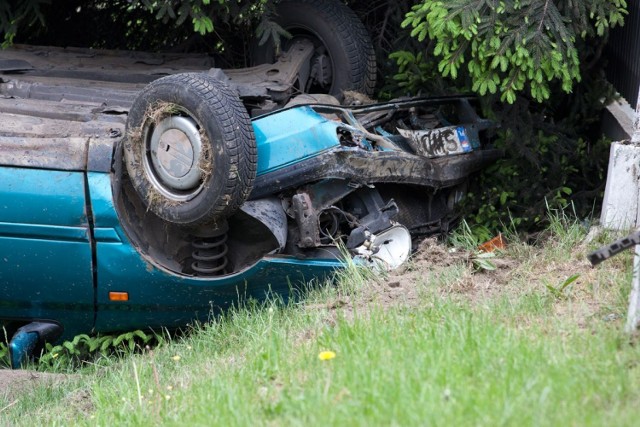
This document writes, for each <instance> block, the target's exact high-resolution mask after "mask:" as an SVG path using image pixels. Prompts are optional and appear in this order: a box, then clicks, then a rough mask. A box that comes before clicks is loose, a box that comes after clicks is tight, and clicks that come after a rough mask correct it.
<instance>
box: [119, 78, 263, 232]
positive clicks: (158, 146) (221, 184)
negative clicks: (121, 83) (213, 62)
mask: <svg viewBox="0 0 640 427" xmlns="http://www.w3.org/2000/svg"><path fill="white" fill-rule="evenodd" d="M124 160H125V164H126V168H127V172H128V174H129V177H130V179H131V182H132V184H133V187H134V188H135V190H136V192H137V193H138V195H139V196H140V199H141V201H142V203H143V204H144V205H145V206H146V207H147V209H149V210H150V211H152V212H153V213H155V214H156V215H157V216H159V217H160V218H162V219H163V220H166V221H169V222H171V223H175V224H179V225H189V226H198V225H205V224H210V223H215V222H216V221H217V220H220V219H222V218H226V217H228V216H229V215H231V214H232V213H233V212H235V211H236V209H238V208H239V206H240V205H241V204H242V203H243V202H244V201H245V200H246V199H247V197H248V196H249V193H250V192H251V189H252V184H253V180H254V179H255V176H256V165H257V153H256V142H255V137H254V135H253V127H252V125H251V121H250V119H249V115H248V113H247V111H246V109H245V108H244V106H243V105H242V103H241V102H240V100H239V98H238V96H237V95H236V94H235V93H234V92H233V91H232V90H231V89H230V88H228V87H227V86H226V85H225V84H224V83H222V82H220V81H218V80H216V79H214V78H212V77H211V76H208V75H206V74H176V75H172V76H168V77H164V78H161V79H159V80H155V81H153V82H152V83H150V84H149V85H148V86H147V87H146V88H145V89H144V90H143V91H142V92H141V93H140V95H139V96H138V97H137V98H136V100H135V102H134V103H133V106H132V107H131V110H130V112H129V117H128V121H127V139H126V142H125V144H124Z"/></svg>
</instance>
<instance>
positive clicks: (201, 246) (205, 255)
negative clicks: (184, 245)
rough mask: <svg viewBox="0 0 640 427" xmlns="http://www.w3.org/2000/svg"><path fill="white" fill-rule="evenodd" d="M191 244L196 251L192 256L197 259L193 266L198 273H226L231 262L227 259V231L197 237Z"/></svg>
mask: <svg viewBox="0 0 640 427" xmlns="http://www.w3.org/2000/svg"><path fill="white" fill-rule="evenodd" d="M191 246H193V249H194V251H193V252H192V253H191V256H192V257H193V259H194V260H195V261H194V262H193V263H192V264H191V268H193V271H195V272H196V273H199V274H202V275H208V276H215V275H220V274H224V273H225V272H226V271H225V269H226V268H227V265H228V263H229V260H228V259H227V252H229V248H228V247H227V233H226V232H223V233H222V234H220V235H218V236H209V237H201V238H199V239H196V240H195V241H194V242H193V243H192V244H191Z"/></svg>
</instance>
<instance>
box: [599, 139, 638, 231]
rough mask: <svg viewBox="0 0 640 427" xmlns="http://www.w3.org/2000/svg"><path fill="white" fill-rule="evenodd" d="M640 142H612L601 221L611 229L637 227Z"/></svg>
mask: <svg viewBox="0 0 640 427" xmlns="http://www.w3.org/2000/svg"><path fill="white" fill-rule="evenodd" d="M639 199H640V145H636V144H631V143H629V142H624V141H623V142H614V143H613V144H612V145H611V151H610V155H609V169H608V171H607V185H606V188H605V191H604V200H603V202H602V214H601V217H600V223H601V224H602V226H603V227H605V228H609V229H614V230H630V229H632V228H637V227H638V226H640V207H639V203H638V202H639Z"/></svg>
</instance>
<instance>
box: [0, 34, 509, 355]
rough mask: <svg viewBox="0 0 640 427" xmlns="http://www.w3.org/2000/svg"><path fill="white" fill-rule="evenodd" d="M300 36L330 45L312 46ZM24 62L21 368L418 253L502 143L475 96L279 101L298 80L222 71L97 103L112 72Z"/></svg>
mask: <svg viewBox="0 0 640 427" xmlns="http://www.w3.org/2000/svg"><path fill="white" fill-rule="evenodd" d="M298 42H299V43H298ZM294 50H295V51H296V52H298V53H299V52H303V53H304V54H305V55H306V56H305V58H306V59H305V61H308V59H309V58H312V57H313V52H314V48H313V46H310V45H309V44H308V40H307V41H305V40H304V39H303V40H298V41H296V42H295V43H293V44H292V45H291V49H290V50H289V54H291V55H295V54H296V53H295V52H293V51H294ZM292 52H293V53H292ZM289 59H290V57H289ZM11 61H12V62H11V63H10V64H9V65H7V67H8V68H9V69H8V70H7V69H5V70H3V71H4V74H3V76H2V83H1V84H0V95H1V96H0V119H1V121H0V123H2V124H1V125H0V127H1V128H0V177H1V182H2V186H1V187H0V192H1V195H2V196H1V197H2V203H1V204H0V262H1V263H2V267H0V322H2V326H3V327H4V329H5V331H6V335H7V336H8V337H9V338H10V348H11V350H12V361H13V363H14V365H16V366H17V365H19V364H20V362H21V360H23V358H24V357H25V356H26V355H28V354H30V353H31V352H32V351H33V350H34V348H37V347H38V346H41V345H42V343H43V342H44V341H54V340H57V339H60V338H69V337H72V336H73V335H75V334H77V333H80V332H89V331H93V332H106V331H122V330H131V329H136V328H175V327H180V326H183V325H185V324H187V323H188V322H190V321H193V320H195V319H200V320H206V319H207V318H208V317H209V316H210V315H211V313H212V312H215V311H218V310H222V309H224V308H226V307H229V306H230V305H232V304H234V303H235V302H237V301H238V299H239V298H248V297H254V298H264V297H265V295H267V294H268V293H270V292H275V293H281V294H285V295H288V294H290V292H292V291H293V290H295V289H296V288H299V287H300V286H302V285H303V284H304V283H305V282H307V281H309V280H311V279H314V278H322V277H329V276H331V274H332V273H333V272H334V271H335V269H337V268H341V267H343V266H344V263H345V257H352V258H354V259H355V260H356V261H357V262H359V263H364V264H368V265H373V266H376V268H395V267H398V266H399V265H401V264H402V263H403V262H404V261H405V260H406V259H407V257H408V256H409V255H410V252H411V249H412V240H413V239H415V238H418V237H420V236H424V235H429V234H434V233H438V232H441V231H443V230H447V229H448V227H449V224H450V223H451V222H452V221H454V220H455V210H454V206H455V204H456V202H457V201H459V199H460V197H461V196H462V194H464V191H465V189H466V185H467V182H468V179H469V177H470V176H471V174H473V173H474V172H476V171H478V170H480V169H481V168H483V167H484V166H486V165H487V164H489V163H490V162H493V161H494V160H495V159H497V158H498V157H499V155H500V153H499V152H498V151H497V150H493V149H489V148H487V147H484V146H483V144H482V141H481V138H480V133H481V132H482V131H483V130H484V129H486V128H487V127H488V126H489V123H488V122H487V121H485V120H482V119H480V118H479V117H478V116H477V115H476V113H475V111H474V109H473V108H472V106H471V104H470V99H468V98H466V97H439V98H407V99H398V100H395V101H392V102H386V103H379V104H369V105H359V106H342V105H340V104H339V102H337V100H336V99H335V98H333V97H332V96H329V95H302V96H301V97H298V98H293V102H289V101H290V99H289V98H291V97H290V96H287V97H286V98H287V99H284V98H280V99H278V98H277V97H276V96H274V92H273V88H274V87H275V88H276V89H277V90H280V88H282V85H283V84H282V82H278V84H271V85H269V84H268V81H267V83H265V84H264V85H263V86H260V85H256V84H254V83H250V84H247V83H245V82H240V83H237V82H236V81H234V79H233V78H230V75H231V74H232V73H225V72H223V71H221V70H218V69H212V70H208V71H204V72H187V73H185V72H180V73H177V74H171V75H168V76H165V77H162V78H159V79H158V78H157V76H153V78H150V79H149V80H151V81H150V82H146V81H144V82H142V83H140V82H135V83H133V84H134V85H137V86H135V87H133V88H132V87H131V86H127V87H126V88H124V89H123V87H121V86H118V87H116V85H115V83H113V82H111V83H110V84H111V85H112V86H110V87H109V88H110V89H109V90H110V92H109V93H108V94H107V95H105V97H104V99H106V100H107V101H106V102H102V101H101V102H99V103H96V102H95V100H94V99H93V98H91V99H87V93H88V92H87V91H91V90H93V91H94V92H91V93H95V92H96V91H100V90H102V91H105V90H106V89H105V88H104V86H99V85H98V86H99V87H98V88H97V89H96V88H95V87H93V86H91V85H92V84H93V83H94V80H91V83H87V81H86V80H79V81H81V82H83V83H82V84H80V85H76V86H75V88H76V89H73V90H70V89H69V87H68V86H65V85H67V84H68V81H64V82H62V83H60V81H56V82H54V83H51V81H52V80H51V79H56V78H57V79H61V78H62V77H61V76H62V74H60V73H58V74H55V73H51V72H50V69H49V71H48V72H49V74H48V75H44V74H46V73H43V72H42V69H39V70H40V71H38V69H37V67H36V68H35V69H34V68H30V67H29V64H26V65H25V63H24V61H22V62H20V61H21V60H15V59H12V60H11ZM305 61H302V60H301V61H300V63H299V65H298V66H297V67H298V68H297V69H296V73H297V74H298V75H299V74H300V70H301V69H304V68H305V66H304V64H305ZM5 64H6V63H5ZM0 65H2V64H1V61H0ZM307 68H308V67H307ZM262 69H264V67H262ZM54 71H55V70H54ZM74 72H75V73H77V70H75V71H74ZM307 74H308V73H307ZM52 76H53V77H52ZM44 77H46V78H48V79H49V80H46V83H45V80H43V78H44ZM307 77H308V75H307ZM73 78H74V79H77V75H74V77H73ZM76 81H78V80H76ZM299 81H300V79H299V76H298V77H297V78H292V79H290V80H288V81H287V83H286V85H288V86H287V87H288V88H289V89H290V88H291V87H292V86H293V85H295V84H297V83H296V82H299ZM286 85H285V86H286ZM258 86H260V87H262V89H264V90H262V89H261V90H260V91H258V92H256V89H255V88H256V87H258ZM332 91H333V89H332V90H331V91H330V92H332ZM288 93H289V94H290V92H288ZM92 96H94V95H92ZM274 99H276V100H277V101H278V102H281V105H277V107H278V108H271V107H273V105H272V104H273V103H274V101H273V100H274ZM123 105H124V107H123ZM265 105H266V106H267V107H269V108H265Z"/></svg>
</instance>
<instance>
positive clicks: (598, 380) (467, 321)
mask: <svg viewBox="0 0 640 427" xmlns="http://www.w3.org/2000/svg"><path fill="white" fill-rule="evenodd" d="M562 230H567V231H562ZM575 233H577V231H575V230H571V229H567V228H559V229H558V230H555V231H552V237H553V238H552V240H551V243H548V244H547V245H543V246H544V247H543V248H540V249H538V252H534V251H533V250H530V249H527V250H526V251H525V250H524V249H523V248H520V247H514V248H513V254H512V255H511V256H515V257H521V256H522V254H523V253H525V252H527V251H529V252H528V253H529V255H530V256H529V257H527V260H526V262H522V263H521V264H520V265H519V266H517V267H513V269H514V272H513V275H512V276H511V277H510V278H509V280H508V281H507V282H505V283H500V284H499V285H500V286H501V288H500V289H499V290H500V292H497V293H495V294H491V295H490V296H489V297H486V298H483V299H481V300H479V299H477V298H476V297H473V296H468V297H466V298H465V295H457V294H455V295H452V294H451V293H450V292H449V290H448V288H447V287H448V283H449V282H451V281H452V280H453V281H461V280H465V274H472V273H470V271H472V269H471V267H468V266H467V267H465V266H461V265H454V266H449V267H446V268H443V269H441V270H432V271H430V272H429V273H428V274H426V273H425V274H424V275H423V280H421V281H420V282H419V284H418V285H416V286H419V287H420V289H419V291H420V292H419V293H418V294H419V300H418V301H417V302H414V303H412V304H404V303H402V302H399V303H397V304H386V305H385V304H382V303H381V301H378V300H376V299H373V301H369V300H370V299H371V298H370V296H371V292H370V291H371V289H372V287H373V286H374V284H373V282H372V280H373V279H372V277H371V276H370V275H367V274H362V273H361V271H359V270H355V269H353V268H352V269H351V270H348V271H347V273H346V274H344V277H342V278H341V281H340V283H339V284H338V286H337V287H330V288H325V289H320V290H317V291H315V292H312V293H311V295H310V296H309V297H308V298H307V299H306V300H304V301H302V302H298V303H290V304H283V303H281V302H278V301H272V302H268V303H266V304H264V305H262V304H254V305H250V306H248V307H244V308H241V309H237V310H235V311H232V312H230V313H228V314H227V315H226V316H224V317H223V318H220V319H218V320H217V321H215V322H214V323H211V324H207V325H200V326H197V327H194V330H193V331H192V333H190V334H187V335H186V336H184V337H183V338H180V339H173V340H172V341H170V342H167V343H165V344H163V345H161V346H160V347H158V348H155V349H153V350H150V351H146V352H144V353H142V354H135V355H129V356H124V357H122V358H120V359H107V360H102V361H101V364H100V365H101V366H98V365H95V366H88V367H85V368H83V369H82V370H81V371H80V374H79V375H78V376H75V377H73V378H71V379H69V380H67V381H66V382H64V383H61V384H58V385H55V386H51V387H42V388H38V389H36V390H34V391H33V392H31V393H30V394H28V395H25V396H24V397H21V398H19V399H18V400H17V401H16V402H15V403H14V404H13V405H12V406H11V407H9V408H7V409H5V410H4V411H2V412H0V425H3V424H9V425H42V424H46V425H75V424H78V425H154V424H159V425H202V426H205V425H206V426H208V425H300V426H303V425H304V426H307V425H314V426H315V425H318V426H321V425H322V426H324V425H363V426H364V425H367V426H368V425H403V426H404V425H421V426H422V425H434V426H451V425H455V426H472V425H473V426H500V425H506V426H510V425H512V426H522V425H524V426H538V425H540V426H552V425H553V426H555V425H576V426H589V425H593V426H600V425H616V426H624V425H629V426H631V425H637V402H638V401H639V399H640V388H638V384H639V383H640V366H639V365H638V362H639V361H640V349H638V347H637V346H634V345H631V344H630V342H629V338H628V337H627V336H625V335H624V334H623V332H622V324H623V322H624V319H623V318H617V319H615V320H607V319H606V316H605V315H606V314H609V313H612V312H613V313H624V311H625V310H626V300H625V298H626V293H625V292H628V291H624V290H623V289H624V288H627V287H628V286H629V283H630V276H629V274H628V272H627V269H628V267H629V263H630V256H629V255H628V254H627V255H624V257H626V258H624V259H623V261H617V262H616V263H612V264H611V265H609V266H607V267H605V268H608V270H602V271H603V272H598V271H596V270H593V271H587V270H585V271H584V272H582V271H574V273H581V279H579V280H578V281H576V282H575V283H572V284H571V286H570V287H567V288H566V292H565V294H566V297H563V298H556V297H554V296H553V295H551V294H550V293H549V292H548V290H547V289H546V288H545V286H544V284H543V283H542V281H536V280H535V279H536V278H538V277H540V276H542V275H541V274H540V273H539V272H540V271H541V270H543V269H551V271H556V270H554V268H556V267H557V266H550V264H551V263H552V262H556V263H560V262H562V261H564V262H566V263H568V265H569V266H571V265H577V264H578V262H579V261H580V260H582V258H581V255H580V253H577V254H576V253H573V255H572V254H571V251H570V248H571V247H572V245H573V247H575V246H576V245H579V244H580V240H581V237H580V236H582V237H584V233H583V234H575ZM569 242H570V243H569ZM567 249H568V255H567ZM563 250H564V251H565V252H564V255H562V258H561V259H560V258H559V257H560V254H561V253H563V252H562V251H563ZM506 256H509V255H508V254H507V255H506ZM603 265H605V266H606V264H603ZM569 269H570V268H569ZM575 269H576V270H578V269H579V267H577V266H576V267H575ZM465 271H467V273H465ZM473 274H485V273H480V272H474V273H473ZM565 279H566V277H564V276H563V277H558V278H557V282H558V283H562V281H563V280H565ZM336 301H341V303H340V304H336V303H335V302H336ZM596 303H597V304H598V307H597V308H594V307H593V306H594V304H596ZM334 307H338V308H334ZM586 308H589V310H587V309H586ZM585 313H587V314H586V315H585ZM324 350H331V351H333V352H335V354H336V357H335V358H334V359H332V360H320V359H319V358H318V354H319V353H320V352H321V351H324ZM9 403H11V402H3V401H2V400H1V399H0V409H1V408H3V407H5V406H6V405H7V404H9Z"/></svg>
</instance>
